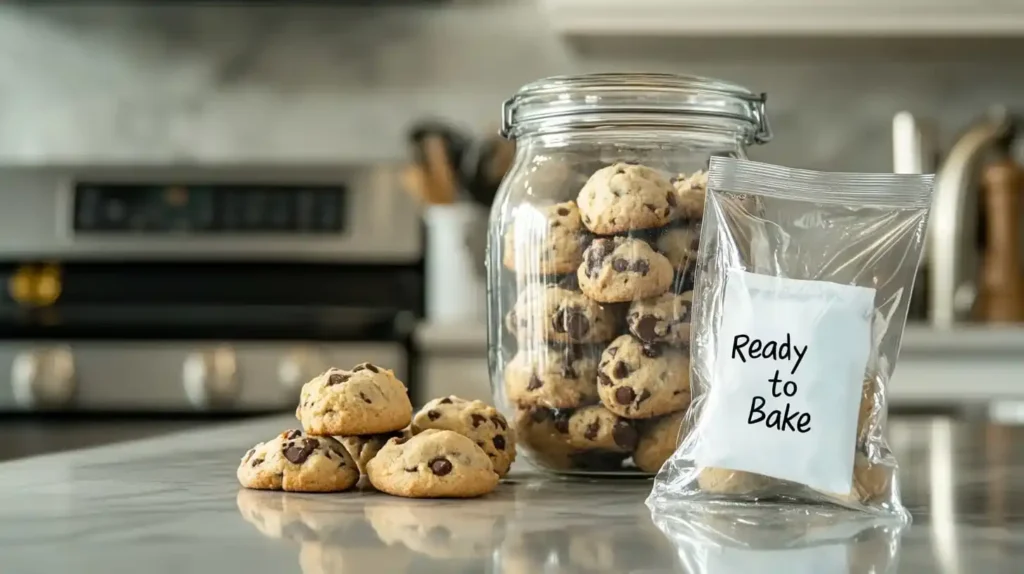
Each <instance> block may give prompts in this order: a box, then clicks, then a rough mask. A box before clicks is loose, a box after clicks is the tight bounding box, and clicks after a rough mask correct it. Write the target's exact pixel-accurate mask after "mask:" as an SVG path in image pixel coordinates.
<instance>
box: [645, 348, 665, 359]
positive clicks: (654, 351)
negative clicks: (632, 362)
mask: <svg viewBox="0 0 1024 574" xmlns="http://www.w3.org/2000/svg"><path fill="white" fill-rule="evenodd" d="M640 353H641V354H642V355H643V356H645V357H650V358H651V359H657V358H658V357H660V356H661V345H644V346H642V347H640Z"/></svg>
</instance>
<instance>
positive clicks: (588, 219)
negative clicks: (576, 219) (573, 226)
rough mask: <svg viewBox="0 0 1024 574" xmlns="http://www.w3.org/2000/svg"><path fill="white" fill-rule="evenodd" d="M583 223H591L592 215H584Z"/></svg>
mask: <svg viewBox="0 0 1024 574" xmlns="http://www.w3.org/2000/svg"><path fill="white" fill-rule="evenodd" d="M583 223H590V216H589V215H584V216H583Z"/></svg>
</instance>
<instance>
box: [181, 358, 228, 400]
mask: <svg viewBox="0 0 1024 574" xmlns="http://www.w3.org/2000/svg"><path fill="white" fill-rule="evenodd" d="M182 383H183V384H184V386H185V394H186V395H187V396H188V400H189V402H191V403H192V405H193V406H195V407H198V408H209V407H218V406H224V405H228V404H230V403H232V402H234V400H235V399H237V398H238V394H239V391H241V388H242V385H241V382H240V381H239V378H238V368H237V365H236V363H235V353H234V351H232V350H231V349H229V348H223V347H222V348H220V349H216V350H213V351H207V352H196V353H192V354H191V355H189V356H188V357H187V358H186V359H185V364H184V365H183V368H182Z"/></svg>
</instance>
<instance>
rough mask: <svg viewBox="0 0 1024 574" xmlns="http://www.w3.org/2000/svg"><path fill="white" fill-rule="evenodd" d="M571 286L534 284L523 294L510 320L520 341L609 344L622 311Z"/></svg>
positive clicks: (520, 294)
mask: <svg viewBox="0 0 1024 574" xmlns="http://www.w3.org/2000/svg"><path fill="white" fill-rule="evenodd" d="M569 287H570V285H569V284H567V283H564V282H563V283H560V284H533V285H530V286H528V287H526V288H525V289H523V290H522V291H521V292H520V293H519V297H518V298H517V299H516V304H515V306H514V307H513V308H512V312H511V317H509V318H507V319H506V321H507V322H510V323H511V326H512V327H513V329H514V330H513V332H514V333H515V334H516V338H517V339H519V342H520V343H522V342H524V341H533V342H537V343H568V344H580V343H605V342H608V341H610V340H612V339H613V338H614V337H615V332H616V331H617V329H618V326H619V325H620V319H621V317H620V313H619V312H617V310H616V309H614V308H613V307H611V306H608V305H602V304H601V303H598V302H597V301H594V300H592V299H588V298H587V297H585V296H584V295H583V293H581V292H580V291H578V290H573V289H571V288H569Z"/></svg>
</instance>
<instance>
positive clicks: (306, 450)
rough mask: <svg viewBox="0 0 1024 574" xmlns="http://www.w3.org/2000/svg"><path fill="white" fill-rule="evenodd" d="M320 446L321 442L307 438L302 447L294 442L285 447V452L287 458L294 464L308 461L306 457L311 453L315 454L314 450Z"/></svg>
mask: <svg viewBox="0 0 1024 574" xmlns="http://www.w3.org/2000/svg"><path fill="white" fill-rule="evenodd" d="M318 446H320V443H319V442H317V441H315V440H313V439H309V438H307V439H304V440H303V441H302V446H301V447H300V446H297V445H294V444H293V445H291V446H289V447H288V448H286V449H284V451H283V454H284V457H285V458H287V459H288V461H289V462H292V463H294V464H302V463H304V462H306V459H307V458H309V455H311V454H313V450H315V449H316V447H318Z"/></svg>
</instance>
